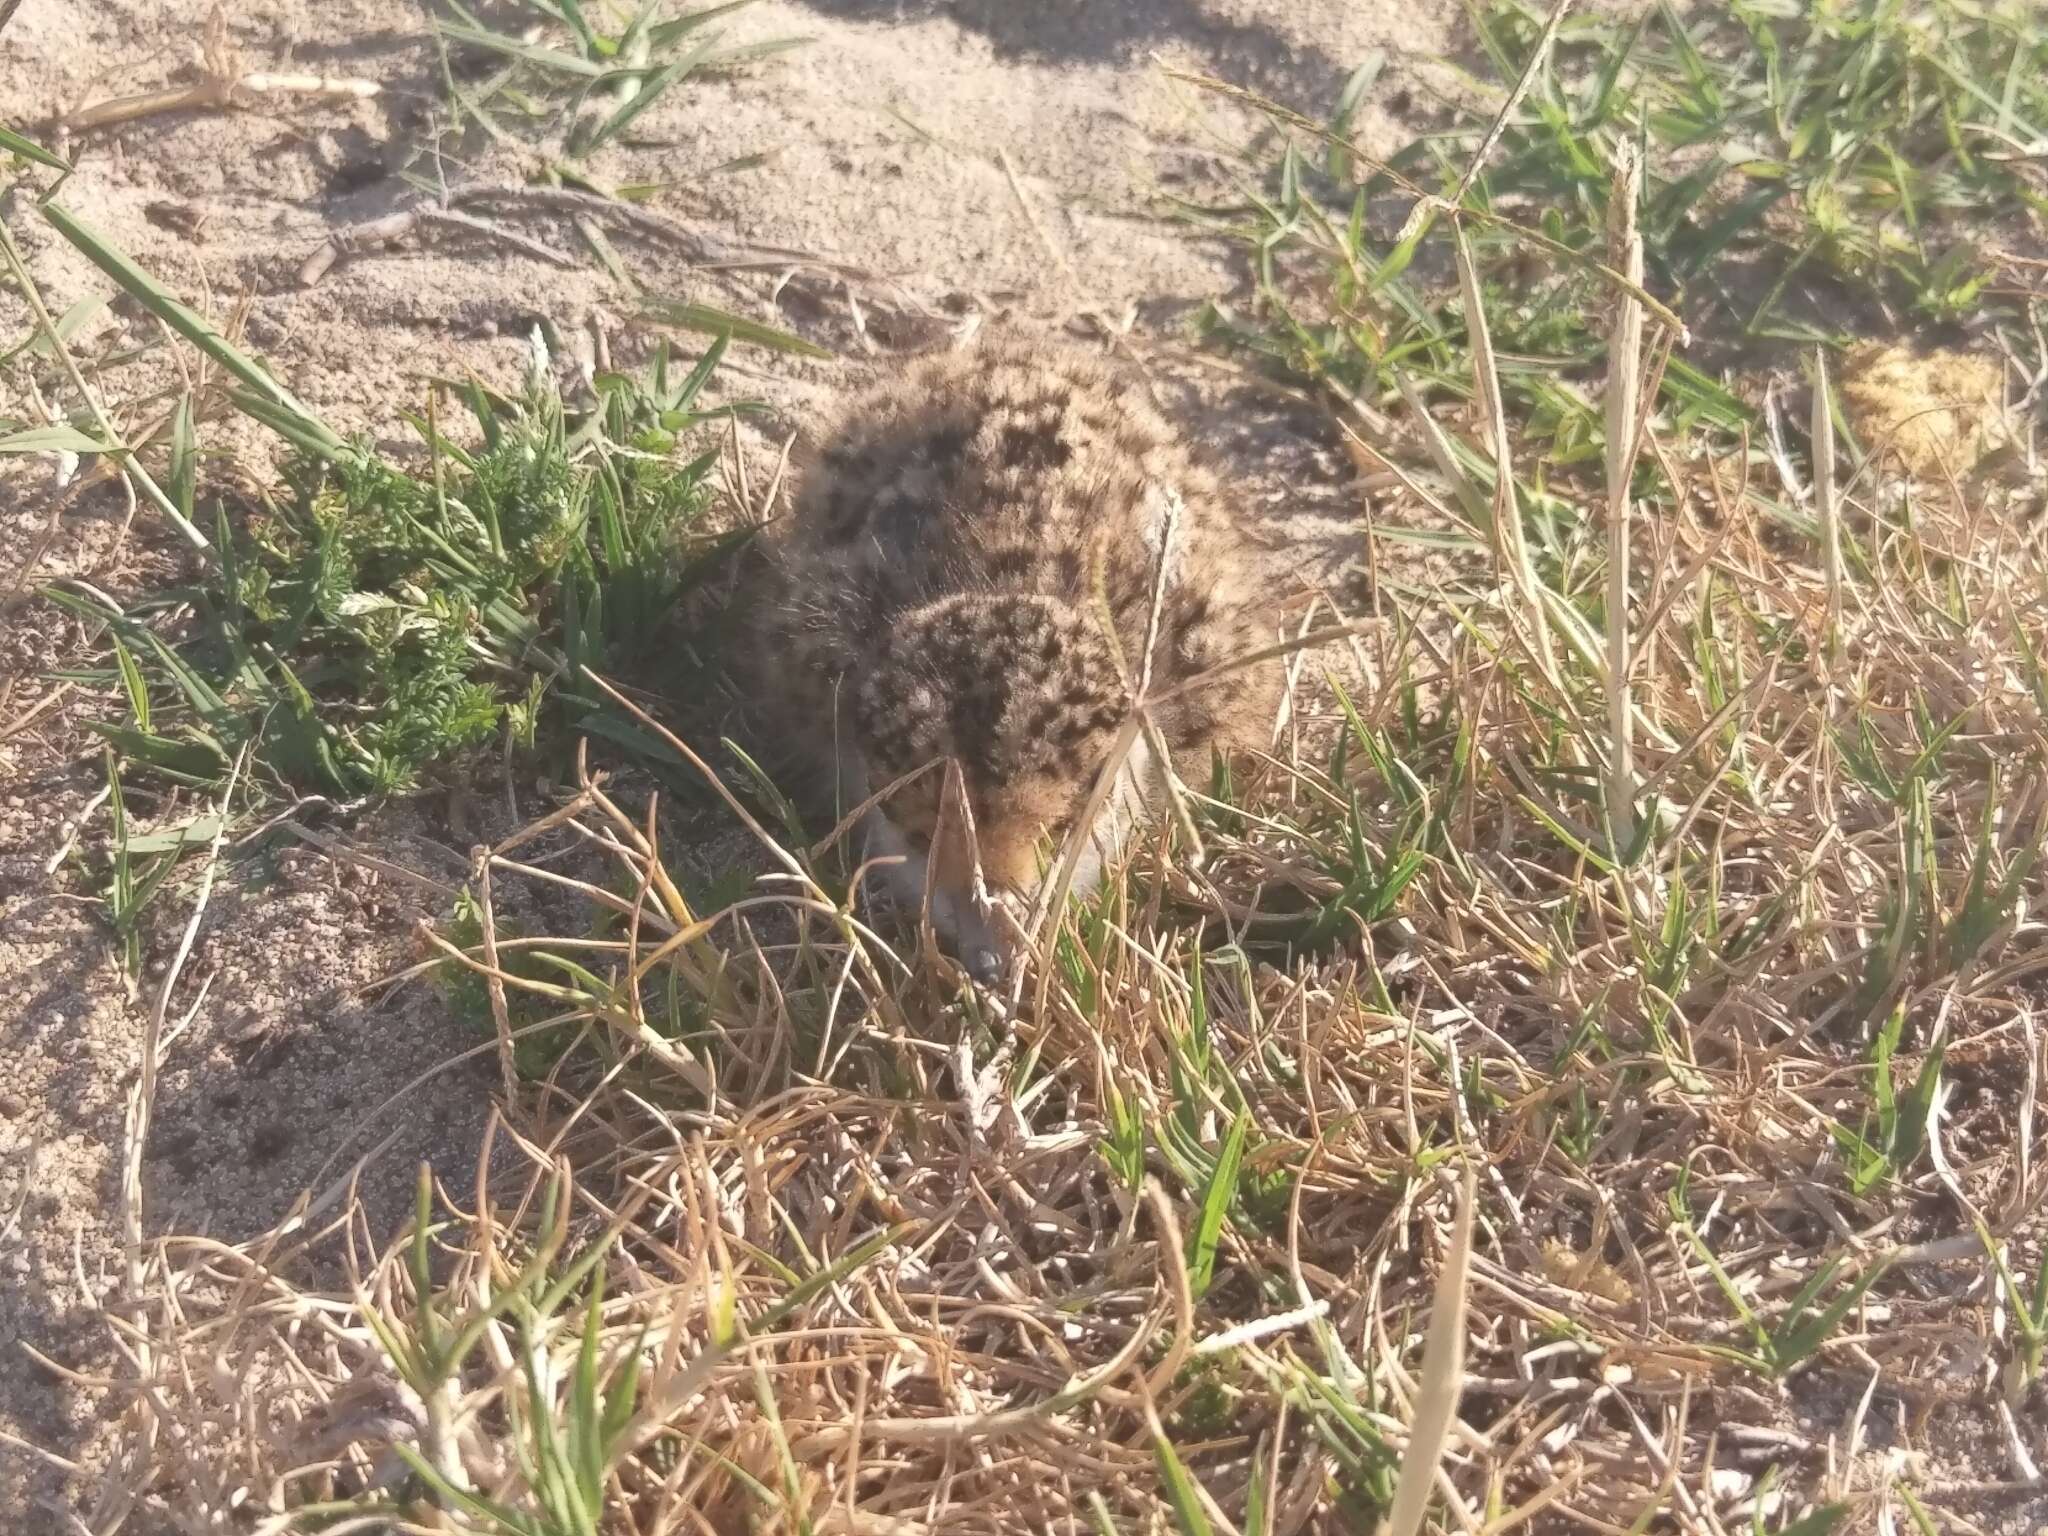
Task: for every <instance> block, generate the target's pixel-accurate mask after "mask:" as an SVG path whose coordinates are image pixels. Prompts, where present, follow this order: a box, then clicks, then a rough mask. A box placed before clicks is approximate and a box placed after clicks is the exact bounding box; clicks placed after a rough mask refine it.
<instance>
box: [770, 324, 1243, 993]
mask: <svg viewBox="0 0 2048 1536" xmlns="http://www.w3.org/2000/svg"><path fill="white" fill-rule="evenodd" d="M766 549H767V552H768V554H769V556H770V559H771V562H772V566H773V569H774V572H775V579H774V583H773V591H772V594H771V596H770V598H769V600H768V601H767V602H765V603H764V604H763V605H762V608H761V610H760V620H761V623H762V626H763V630H762V633H761V634H760V635H759V637H758V643H757V652H758V654H759V655H760V657H761V658H762V660H763V662H764V663H765V664H766V670H765V671H764V673H763V675H762V677H761V679H760V680H759V683H758V685H757V692H759V693H760V694H761V695H762V696H763V697H762V698H761V699H760V700H759V702H761V703H763V704H764V705H766V706H767V707H768V708H770V709H771V710H772V711H773V713H774V716H775V719H776V721H777V724H776V727H775V729H774V732H773V734H775V735H777V736H779V737H781V738H782V743H781V744H782V746H783V747H784V749H785V750H786V751H787V752H790V753H792V754H793V755H794V756H796V757H797V758H798V759H799V760H800V761H807V762H808V764H809V765H810V766H812V767H814V768H818V769H821V770H825V771H827V772H828V773H830V774H832V775H834V776H836V779H837V791H838V798H839V801H840V803H841V804H843V805H847V806H851V805H853V804H855V803H858V801H859V800H861V799H863V798H865V797H866V796H867V795H869V794H870V793H872V792H874V791H876V790H880V789H882V788H883V787H885V786H887V785H889V784H891V783H892V782H894V781H896V780H898V779H900V778H902V777H903V776H905V775H906V774H910V773H912V772H913V771H914V770H917V769H919V768H923V767H925V766H926V765H928V764H934V763H941V764H942V763H944V762H945V761H947V760H950V761H951V762H953V763H957V764H958V769H959V778H958V783H959V784H960V785H961V786H962V787H963V788H964V790H965V795H966V801H967V808H968V809H969V810H970V811H971V813H972V822H973V827H974V832H975V842H976V845H977V846H978V852H979V861H980V865H981V868H982V871H983V873H984V875H985V877H986V879H987V882H988V884H989V886H990V888H991V889H992V890H994V891H995V892H996V893H997V894H998V895H999V896H1002V895H1008V896H1011V897H1020V898H1027V899H1028V898H1029V897H1030V896H1031V895H1032V894H1033V891H1034V888H1035V885H1036V882H1037V880H1038V877H1039V871H1040V862H1041V859H1042V858H1043V856H1044V855H1045V854H1046V852H1047V850H1048V848H1049V846H1050V845H1051V844H1052V843H1053V842H1054V841H1056V840H1057V839H1059V838H1061V837H1063V836H1064V835H1065V834H1066V833H1067V832H1068V831H1069V830H1071V827H1072V820H1073V817H1074V816H1075V814H1076V813H1077V811H1078V810H1079V809H1080V807H1081V806H1082V804H1083V803H1084V802H1085V801H1086V800H1087V798H1088V795H1089V791H1090V789H1091V788H1092V787H1093V785H1094V783H1095V781H1096V779H1097V778H1098V776H1099V774H1100V771H1101V769H1102V767H1103V766H1104V763H1105V760H1106V759H1107V757H1108V756H1109V754H1110V752H1111V749H1112V747H1113V746H1114V744H1115V742H1116V740H1117V738H1118V736H1119V734H1120V732H1121V731H1122V729H1123V727H1124V724H1125V722H1126V720H1127V719H1128V718H1129V716H1130V713H1131V708H1132V699H1133V697H1134V695H1135V691H1136V690H1137V688H1138V687H1139V686H1140V684H1141V683H1142V684H1143V686H1144V688H1145V696H1146V698H1147V699H1148V700H1150V701H1153V707H1152V714H1153V717H1154V719H1155V721H1156V722H1157V724H1158V726H1159V728H1160V734H1161V735H1162V736H1163V738H1164V740H1165V743H1166V745H1167V747H1168V749H1169V750H1170V751H1171V752H1172V754H1173V756H1174V759H1175V761H1176V764H1177V766H1178V767H1179V769H1180V771H1181V773H1182V774H1183V776H1184V777H1186V778H1189V779H1190V780H1191V781H1193V782H1196V783H1205V782H1206V779H1207V771H1208V761H1209V754H1210V752H1211V750H1212V749H1219V750H1221V751H1224V752H1226V753H1231V752H1241V751H1245V750H1248V749H1259V748H1264V747H1266V746H1267V745H1268V744H1269V742H1270V739H1271V733H1272V729H1273V724H1274V717H1275V714H1276V711H1277V708H1278V705H1279V700H1280V696H1281V687H1280V668H1279V666H1278V665H1277V664H1276V663H1273V662H1270V661H1269V662H1264V663H1260V664H1256V665H1253V666H1251V667H1247V668H1239V669H1234V670H1232V669H1225V670H1224V671H1222V672H1221V673H1219V674H1218V675H1217V676H1215V677H1214V679H1213V680H1212V681H1210V682H1207V683H1205V684H1203V685H1202V686H1200V687H1197V688H1193V689H1187V690H1185V691H1181V692H1175V690H1176V689H1177V688H1178V687H1179V685H1182V684H1184V683H1187V682H1189V681H1190V680H1191V679H1194V678H1196V677H1198V676H1201V675H1203V674H1205V673H1209V672H1211V670H1212V669H1216V668H1219V667H1220V666H1221V665H1222V664H1223V663H1226V662H1229V661H1232V660H1233V659H1235V658H1237V657H1241V656H1244V655H1247V654H1249V653H1251V652H1253V651H1255V650H1257V649H1259V648H1261V647H1264V646H1269V645H1270V644H1271V643H1272V641H1273V640H1274V638H1275V637H1276V633H1277V631H1276V613H1275V610H1274V606H1273V604H1272V603H1271V602H1270V600H1269V598H1268V595H1267V594H1266V593H1265V592H1263V591H1262V590H1261V588H1260V586H1259V582H1258V577H1257V575H1256V572H1255V567H1254V562H1253V560H1252V558H1251V555H1252V548H1251V545H1250V544H1249V542H1248V540H1247V539H1246V538H1245V537H1244V534H1243V532H1242V531H1241V526H1240V523H1239V520H1238V518H1236V517H1235V516H1233V514H1232V509H1231V508H1230V506H1229V505H1228V504H1227V503H1226V501H1225V500H1224V498H1223V495H1222V493H1221V491H1220V489H1219V486H1218V484H1217V482H1216V480H1215V478H1214V477H1213V475H1212V474H1211V473H1210V472H1209V471H1208V470H1207V469H1206V468H1205V467H1203V466H1202V465H1201V464H1200V463H1199V462H1197V460H1196V459H1195V458H1194V457H1193V455H1191V454H1190V453H1189V452H1188V451H1187V449H1186V448H1185V446H1184V445H1183V444H1182V443H1181V442H1180V441H1179V440H1178V439H1177V438H1176V437H1175V436H1174V434H1173V432H1172V430H1171V429H1170V428H1169V427H1168V426H1167V424H1166V423H1165V421H1163V420H1162V419H1161V418H1160V417H1159V415H1158V414H1157V413H1156V412H1155V411H1153V410H1152V409H1151V408H1150V407H1149V406H1148V405H1146V404H1145V403H1143V400H1142V396H1141V391H1140V390H1139V389H1138V387H1137V386H1136V385H1135V383H1134V381H1132V380H1130V379H1128V378H1126V377H1124V376H1123V375H1121V374H1120V373H1119V372H1118V371H1117V370H1115V369H1114V368H1113V367H1112V366H1111V365H1109V364H1108V363H1106V362H1105V361H1103V360H1101V359H1099V358H1097V357H1095V356H1093V355H1091V354H1089V353H1086V352H1082V351H1080V350H1078V349H1074V348H1070V347H1066V346H1055V345H1049V344H1043V343H1038V344H1033V343H1026V342H1021V341H1018V340H1014V339H1004V340H997V341H988V342H983V343H981V344H979V345H977V346H973V347H970V348H966V349H962V350H960V351H956V352H948V353H944V354H940V355H937V356H933V357H928V358H925V359H921V360H918V361H916V362H913V363H911V364H910V365H909V366H908V367H907V369H906V370H905V372H904V373H903V375H902V376H901V377H900V378H899V379H897V380H895V381H893V382H891V383H888V384H885V385H884V386H882V387H880V388H878V389H876V390H874V391H872V392H871V393H869V394H867V395H866V396H864V397H862V398H860V399H858V400H856V401H855V402H854V403H853V404H852V406H851V408H850V409H849V410H848V411H847V413H846V414H845V416H844V417H843V418H842V420H841V422H840V423H839V425H838V426H837V427H836V429H835V430H833V431H831V432H829V433H828V434H827V435H826V436H825V437H824V438H823V439H822V440H821V441H820V443H819V444H818V446H817V447H816V449H815V450H814V451H812V452H810V453H809V454H807V455H806V457H805V460H804V462H802V464H801V465H800V480H799V488H798V492H797V497H796V504H795V508H794V511H793V513H792V515H791V516H790V517H788V518H787V519H785V520H784V521H783V522H782V523H781V524H780V525H779V526H777V527H776V528H775V529H773V530H772V531H771V535H770V537H769V539H768V541H767V544H766ZM1148 654H1149V658H1150V660H1149V676H1146V675H1144V674H1145V673H1146V669H1147V657H1148ZM1134 759H1135V761H1134V764H1133V765H1132V766H1131V767H1130V769H1129V770H1128V771H1127V772H1126V774H1125V775H1124V777H1125V778H1127V779H1129V780H1130V781H1131V782H1130V783H1129V784H1128V785H1119V787H1118V793H1116V794H1113V795H1111V796H1110V797H1109V800H1110V804H1109V805H1108V806H1107V808H1106V809H1105V813H1104V815H1103V816H1102V817H1100V818H1098V821H1097V822H1096V823H1095V824H1094V826H1093V827H1092V828H1091V829H1090V830H1091V832H1092V833H1094V834H1095V835H1094V837H1093V839H1092V841H1093V843H1094V844H1096V845H1098V846H1096V847H1095V848H1094V849H1093V850H1092V855H1091V856H1090V857H1089V858H1088V859H1087V861H1086V863H1087V866H1088V867H1087V868H1086V869H1084V871H1083V873H1084V877H1086V876H1088V875H1092V873H1093V872H1094V870H1095V869H1096V868H1098V867H1099V865H1100V862H1101V859H1102V857H1104V856H1106V855H1107V854H1109V853H1111V852H1113V851H1114V850H1113V844H1114V843H1115V841H1116V840H1117V839H1119V838H1120V837H1121V836H1122V834H1123V832H1124V831H1126V830H1128V827H1129V826H1130V825H1132V824H1135V822H1136V821H1137V820H1139V819H1140V818H1141V817H1142V816H1143V815H1144V814H1146V813H1147V812H1148V811H1149V810H1153V809H1156V806H1157V800H1158V793H1157V790H1158V783H1157V780H1158V778H1159V773H1158V765H1155V764H1152V763H1151V761H1150V753H1149V750H1141V751H1140V752H1138V753H1136V754H1134ZM1148 779H1149V780H1150V781H1151V782H1149V783H1148V782H1147V780H1148ZM945 782H946V775H945V772H944V771H943V769H933V770H932V771H929V772H926V773H924V774H923V775H922V776H920V777H919V778H917V779H916V780H915V781H914V782H912V783H911V784H909V785H906V786H905V787H903V788H902V789H901V790H899V791H897V792H896V793H895V794H893V795H891V796H890V797H889V798H888V800H887V801H886V802H885V804H884V805H883V806H882V807H881V808H880V809H881V813H882V814H881V817H880V818H878V819H877V820H876V821H875V822H874V823H873V824H872V825H871V826H870V828H869V832H870V835H871V838H872V839H873V840H874V841H875V843H876V845H877V846H878V847H879V848H880V849H881V851H883V852H901V853H902V854H903V855H904V858H903V862H902V863H901V864H900V865H898V866H896V868H897V882H898V888H899V891H900V893H901V894H904V895H907V896H911V897H913V898H917V897H922V896H923V895H924V894H925V891H926V887H927V885H929V888H930V891H931V895H932V909H933V912H934V916H935V918H939V919H942V920H941V921H940V926H941V927H942V928H947V929H949V930H952V937H953V938H954V939H955V941H956V942H958V943H961V944H962V945H963V953H966V954H968V955H969V958H970V959H972V958H973V952H974V951H975V948H976V944H977V942H978V933H979V925H978V924H977V923H975V922H973V921H971V920H968V918H967V916H966V915H965V914H964V913H961V912H959V911H956V909H958V908H960V907H961V906H962V904H963V903H967V902H968V896H967V894H966V875H965V870H964V868H963V867H961V866H962V863H963V861H961V860H955V859H942V858H939V857H935V856H934V850H933V849H932V846H931V844H932V838H933V835H934V832H935V830H937V829H938V828H939V827H940V825H941V820H942V818H941V803H942V799H943V795H942V789H943V785H944V784H945ZM951 819H957V818H948V821H949V823H950V820H951ZM948 835H949V837H950V833H949V834H948ZM945 840H946V839H942V841H945ZM970 904H971V903H970ZM981 958H982V959H983V960H984V961H986V960H987V958H988V957H987V955H985V954H984V955H982V956H981Z"/></svg>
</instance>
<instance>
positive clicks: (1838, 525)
mask: <svg viewBox="0 0 2048 1536" xmlns="http://www.w3.org/2000/svg"><path fill="white" fill-rule="evenodd" d="M1812 443H1813V515H1814V519H1815V520H1816V521H1817V522H1818V523H1819V524H1820V562H1821V580H1822V583H1823V586H1824V589H1825V592H1826V595H1827V608H1826V617H1825V618H1824V620H1823V628H1822V630H1821V651H1822V654H1824V655H1825V656H1826V657H1827V658H1828V659H1829V660H1830V661H1832V660H1834V659H1835V657H1836V656H1837V655H1838V654H1839V653H1840V651H1841V645H1842V505H1841V500H1840V498H1839V497H1838V496H1837V495H1836V494H1835V413H1834V404H1833V397H1832V395H1831V393H1830V392H1829V389H1828V355H1827V349H1826V348H1825V347H1815V348H1814V349H1813V432H1812Z"/></svg>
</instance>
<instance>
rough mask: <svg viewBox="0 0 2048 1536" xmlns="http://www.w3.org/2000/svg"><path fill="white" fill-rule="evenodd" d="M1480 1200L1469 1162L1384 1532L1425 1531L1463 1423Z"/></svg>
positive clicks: (1388, 1535)
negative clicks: (1454, 1430) (1456, 1428)
mask: <svg viewBox="0 0 2048 1536" xmlns="http://www.w3.org/2000/svg"><path fill="white" fill-rule="evenodd" d="M1478 1202H1479V1171H1478V1169H1477V1168H1476V1167H1475V1166H1473V1165H1472V1164H1471V1163H1469V1162H1468V1163H1467V1164H1466V1165H1465V1172H1464V1176H1463V1177H1462V1178H1461V1179H1460V1180H1459V1181H1458V1205H1457V1210H1456V1211H1455V1213H1454V1214H1453V1215H1452V1218H1451V1240H1450V1243H1449V1245H1448V1246H1447V1247H1446V1248H1445V1250H1444V1260H1443V1268H1442V1269H1441V1270H1440V1271H1439V1272H1438V1275H1437V1282H1436V1295H1435V1297H1434V1299H1433V1301H1432V1303H1431V1307H1430V1317H1429V1333H1428V1335H1427V1337H1426V1339H1425V1341H1424V1343H1423V1346H1422V1365H1421V1368H1420V1374H1421V1379H1422V1392H1421V1395H1420V1396H1418V1397H1417V1398H1416V1400H1415V1412H1414V1415H1413V1416H1412V1417H1411V1418H1410V1419H1409V1421H1408V1446H1407V1449H1406V1450H1405V1451H1403V1452H1402V1454H1401V1475H1400V1479H1399V1481H1397V1482H1396V1483H1395V1484H1394V1503H1393V1508H1392V1509H1391V1510H1389V1511H1388V1513H1387V1519H1386V1523H1385V1524H1384V1525H1383V1526H1381V1528H1380V1529H1381V1531H1382V1533H1383V1536H1417V1533H1418V1532H1420V1531H1421V1529H1422V1517H1423V1515H1424V1513H1425V1512H1426V1511H1427V1509H1428V1505H1429V1496H1430V1493H1431V1492H1432V1491H1433V1490H1434V1489H1435V1487H1436V1480H1437V1475H1438V1467H1439V1465H1440V1464H1441V1462H1442V1460H1443V1455H1444V1451H1445V1449H1446V1448H1447V1447H1448V1446H1449V1444H1450V1440H1451V1426H1452V1425H1453V1424H1455V1423H1456V1422H1457V1418H1458V1401H1459V1398H1460V1396H1461V1395H1462V1391H1463V1388H1464V1381H1465V1330H1466V1309H1467V1308H1468V1307H1469V1306H1470V1304H1471V1272H1472V1217H1473V1211H1474V1210H1475V1209H1476V1207H1477V1205H1478Z"/></svg>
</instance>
